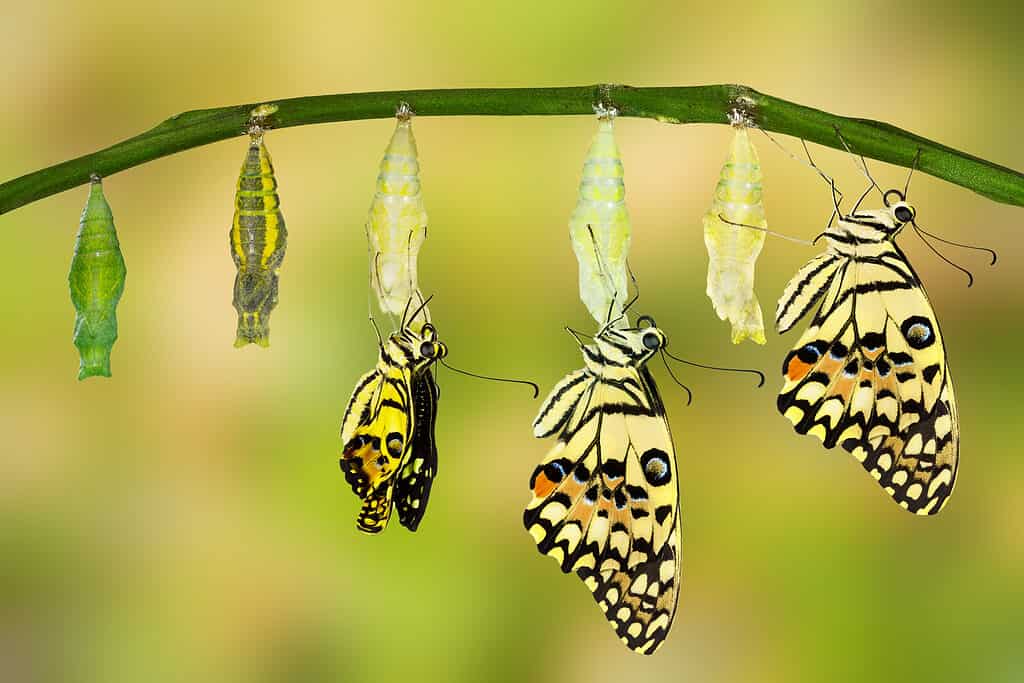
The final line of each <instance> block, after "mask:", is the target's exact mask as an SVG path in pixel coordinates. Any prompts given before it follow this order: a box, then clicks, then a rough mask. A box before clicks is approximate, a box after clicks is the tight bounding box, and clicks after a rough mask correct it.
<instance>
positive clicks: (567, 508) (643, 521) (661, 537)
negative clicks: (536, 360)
mask: <svg viewBox="0 0 1024 683" xmlns="http://www.w3.org/2000/svg"><path fill="white" fill-rule="evenodd" d="M623 371H624V372H623V375H624V376H625V377H624V379H620V380H619V381H618V382H617V383H615V384H610V383H607V382H605V381H603V380H601V379H598V378H597V377H595V376H594V375H592V374H590V373H587V372H586V371H579V372H577V373H573V374H571V375H569V376H568V377H566V378H565V379H564V380H563V381H562V382H561V383H559V385H558V386H556V387H555V390H554V391H553V392H552V394H551V395H550V396H549V397H548V399H547V401H545V404H544V406H543V407H542V409H541V412H540V414H539V415H538V418H537V420H536V421H535V425H537V426H538V431H539V426H541V425H547V426H550V425H553V424H555V423H559V422H561V423H563V424H564V427H563V429H562V432H561V434H560V436H559V437H558V441H557V443H556V444H555V446H554V447H553V448H552V449H551V451H550V452H549V453H548V455H547V457H546V458H545V460H544V462H543V463H541V464H540V465H539V466H538V467H537V468H536V470H535V471H534V473H533V476H532V477H531V479H530V487H531V489H532V491H533V499H532V500H531V501H530V503H529V504H528V505H527V507H526V511H525V513H524V515H523V522H524V524H525V526H526V528H527V530H528V531H529V532H530V535H531V536H532V537H533V539H534V541H535V542H536V543H537V548H538V550H539V551H540V552H541V553H544V554H546V555H550V556H551V557H553V558H554V559H555V561H557V562H558V563H559V566H560V568H561V569H562V571H563V572H566V573H568V572H570V571H572V572H575V573H576V575H577V576H579V577H580V579H582V580H583V582H584V584H585V585H586V586H587V588H588V589H590V591H591V593H592V594H593V596H594V599H595V600H596V601H597V603H598V606H599V607H600V608H601V610H602V611H603V612H604V613H605V616H606V618H607V619H608V621H609V622H610V624H611V626H612V628H613V629H614V630H615V632H616V634H617V635H618V636H619V637H620V639H621V640H622V641H623V642H624V643H625V644H626V645H627V646H628V647H629V648H630V649H633V650H635V651H637V652H640V653H643V654H652V653H653V652H655V651H656V650H657V649H658V647H659V646H660V645H661V643H662V642H663V641H664V639H665V636H666V635H667V633H668V630H669V627H670V626H671V624H672V619H673V617H674V615H675V609H676V603H677V599H678V589H679V580H680V567H681V565H680V556H679V548H680V532H679V492H678V488H677V484H676V479H675V454H674V449H673V446H672V438H671V435H670V434H669V431H668V423H667V421H666V419H665V413H664V408H663V406H662V405H661V400H660V398H659V397H658V394H657V388H656V387H655V385H654V382H653V379H652V378H651V377H650V375H649V374H648V373H647V371H646V370H644V369H640V370H637V369H634V368H624V369H623ZM581 373H583V375H582V376H581ZM566 415H568V417H566Z"/></svg>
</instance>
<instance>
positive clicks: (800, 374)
mask: <svg viewBox="0 0 1024 683" xmlns="http://www.w3.org/2000/svg"><path fill="white" fill-rule="evenodd" d="M812 367H814V366H813V365H811V364H810V363H805V362H803V361H802V360H800V357H799V356H793V357H792V358H790V359H789V364H788V365H787V366H786V377H787V378H789V381H791V382H796V381H798V380H801V379H803V378H804V377H805V376H806V375H807V373H808V372H810V371H811V368H812Z"/></svg>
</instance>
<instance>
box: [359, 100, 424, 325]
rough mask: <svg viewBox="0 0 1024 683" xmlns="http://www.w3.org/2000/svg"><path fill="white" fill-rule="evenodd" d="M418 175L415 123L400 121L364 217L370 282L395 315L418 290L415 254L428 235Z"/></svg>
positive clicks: (388, 309)
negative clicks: (413, 128)
mask: <svg viewBox="0 0 1024 683" xmlns="http://www.w3.org/2000/svg"><path fill="white" fill-rule="evenodd" d="M419 173H420V164H419V158H418V152H417V149H416V138H415V137H414V136H413V134H412V121H411V120H410V119H409V118H408V117H405V118H403V117H399V120H398V123H397V125H396V126H395V132H394V134H393V135H392V136H391V142H390V143H389V144H388V148H387V150H386V151H385V153H384V158H383V159H382V160H381V162H380V171H379V173H378V175H377V185H376V191H375V192H374V195H373V201H372V202H371V204H370V211H369V215H368V216H367V219H366V236H367V239H368V240H369V243H370V278H371V283H372V284H373V288H374V290H375V291H376V292H377V297H378V300H379V303H380V305H381V308H383V309H384V310H385V311H387V312H389V313H394V314H401V313H402V310H403V309H404V308H405V306H406V304H407V302H408V301H409V300H410V298H411V297H412V296H413V295H414V293H415V292H416V291H417V288H418V284H417V282H418V280H417V277H418V276H417V272H416V270H417V269H416V261H417V255H418V254H419V250H420V247H421V246H422V245H423V241H424V240H425V239H426V236H427V210H426V207H425V205H424V203H423V196H422V194H421V192H420V176H419Z"/></svg>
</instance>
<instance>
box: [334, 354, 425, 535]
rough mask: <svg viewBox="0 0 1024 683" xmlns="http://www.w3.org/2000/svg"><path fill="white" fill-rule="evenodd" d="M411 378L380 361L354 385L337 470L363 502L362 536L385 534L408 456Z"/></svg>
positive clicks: (399, 368) (401, 369) (398, 367)
mask: <svg viewBox="0 0 1024 683" xmlns="http://www.w3.org/2000/svg"><path fill="white" fill-rule="evenodd" d="M389 343H390V342H389ZM383 357H384V352H383V350H382V358H383ZM410 379H411V378H410V371H409V369H408V368H407V367H405V366H401V365H395V364H389V363H387V362H386V361H384V360H382V361H381V363H379V364H378V368H377V370H376V371H374V372H372V373H369V374H367V375H366V376H364V377H363V379H362V380H360V382H359V384H357V385H356V391H355V392H354V394H353V397H352V400H351V401H350V402H349V407H348V409H347V410H346V413H345V417H344V418H343V421H342V422H343V424H342V435H343V444H344V445H343V449H342V457H341V459H340V461H339V465H340V466H341V470H342V472H343V473H344V475H345V481H347V482H348V484H349V486H351V487H352V491H353V492H354V493H355V494H356V495H357V496H359V497H360V498H362V499H363V500H364V508H363V510H362V511H361V512H360V515H359V518H358V520H357V526H358V528H359V529H360V531H365V532H367V533H379V532H381V531H383V530H384V528H385V527H386V526H387V523H388V519H389V518H390V515H391V509H392V508H391V503H392V500H393V488H394V484H395V481H394V475H395V472H396V471H397V470H398V469H399V467H400V466H401V463H402V462H403V460H404V459H405V457H406V455H407V453H408V445H409V434H410V432H411V431H412V428H413V425H412V416H411V413H410V393H411V392H410V390H409V385H410ZM345 436H347V437H348V438H347V439H346V438H344V437H345Z"/></svg>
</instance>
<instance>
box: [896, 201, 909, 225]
mask: <svg viewBox="0 0 1024 683" xmlns="http://www.w3.org/2000/svg"><path fill="white" fill-rule="evenodd" d="M892 214H893V215H894V216H896V220H898V221H899V222H900V223H909V222H910V221H912V220H914V210H913V209H911V208H910V207H909V206H907V205H906V204H901V205H900V206H897V207H896V208H895V209H893V212H892Z"/></svg>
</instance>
